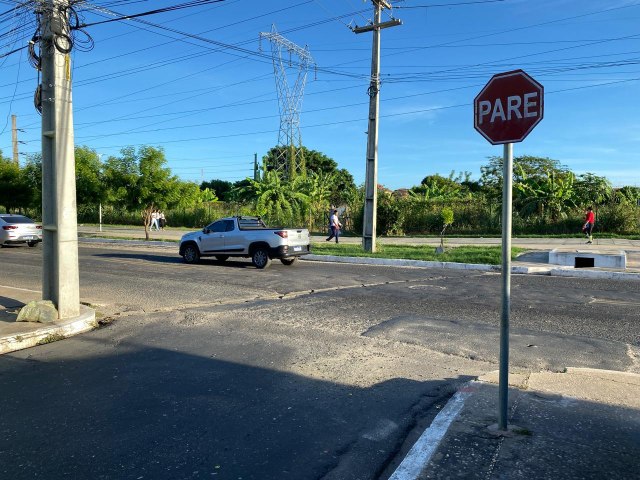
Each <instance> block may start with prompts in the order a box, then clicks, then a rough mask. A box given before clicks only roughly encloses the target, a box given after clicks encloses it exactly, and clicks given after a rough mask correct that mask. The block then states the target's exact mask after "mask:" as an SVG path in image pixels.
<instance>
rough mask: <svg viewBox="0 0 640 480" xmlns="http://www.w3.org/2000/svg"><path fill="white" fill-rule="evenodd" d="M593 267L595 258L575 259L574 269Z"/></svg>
mask: <svg viewBox="0 0 640 480" xmlns="http://www.w3.org/2000/svg"><path fill="white" fill-rule="evenodd" d="M594 266H595V258H588V257H576V263H575V265H574V267H575V268H589V267H594Z"/></svg>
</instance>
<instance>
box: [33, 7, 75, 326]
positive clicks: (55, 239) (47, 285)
mask: <svg viewBox="0 0 640 480" xmlns="http://www.w3.org/2000/svg"><path fill="white" fill-rule="evenodd" d="M68 5H69V1H68V0H46V1H45V2H44V5H43V6H42V13H41V24H42V39H41V41H40V52H41V62H42V63H41V65H42V66H41V68H42V89H41V92H42V93H41V100H42V224H43V227H42V230H43V233H42V237H43V238H42V246H43V252H42V258H43V265H42V297H43V299H44V300H51V301H52V302H53V303H54V304H55V305H56V307H57V309H58V317H59V318H60V319H65V318H71V317H76V316H78V315H79V313H80V283H79V269H78V224H77V209H76V176H75V157H74V146H73V113H72V101H71V56H70V55H69V53H70V51H71V47H72V44H71V40H70V34H69V32H70V29H69V24H68V18H67V17H66V15H64V14H63V13H62V12H64V11H65V8H66V7H68Z"/></svg>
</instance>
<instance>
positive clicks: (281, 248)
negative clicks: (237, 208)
mask: <svg viewBox="0 0 640 480" xmlns="http://www.w3.org/2000/svg"><path fill="white" fill-rule="evenodd" d="M310 243H311V242H310V239H309V230H307V229H306V228H290V229H285V228H269V227H267V226H266V225H265V224H264V222H263V221H262V220H261V219H260V217H244V216H243V217H227V218H221V219H220V220H216V221H215V222H212V223H211V224H209V225H207V226H206V227H204V228H203V229H202V230H200V231H198V232H192V233H187V234H185V235H183V236H182V239H181V240H180V250H179V253H180V255H182V258H184V261H185V262H186V263H197V262H198V261H199V260H200V257H216V258H217V259H218V261H219V262H224V261H226V260H227V258H229V257H249V258H251V261H252V262H253V264H254V265H255V266H256V267H257V268H266V267H268V266H269V264H270V263H271V259H273V258H278V259H280V261H281V262H282V263H283V264H284V265H293V264H294V263H295V261H296V260H297V258H298V257H301V256H302V255H307V254H308V253H310V251H311V245H310Z"/></svg>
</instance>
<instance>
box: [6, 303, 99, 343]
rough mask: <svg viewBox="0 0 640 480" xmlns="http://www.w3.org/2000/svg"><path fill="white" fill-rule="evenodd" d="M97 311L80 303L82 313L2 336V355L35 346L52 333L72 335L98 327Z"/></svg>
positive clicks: (63, 335) (64, 335)
mask: <svg viewBox="0 0 640 480" xmlns="http://www.w3.org/2000/svg"><path fill="white" fill-rule="evenodd" d="M97 326H98V324H97V323H96V312H95V310H93V309H92V308H89V307H86V306H85V305H80V315H78V316H77V317H74V318H70V319H66V320H63V321H60V322H56V323H54V324H50V325H46V326H45V325H43V326H42V328H38V329H37V330H34V331H32V332H29V333H18V334H15V335H9V336H6V337H2V338H0V355H1V354H3V353H9V352H15V351H16V350H22V349H24V348H29V347H35V346H36V345H37V344H38V342H40V341H41V340H44V339H46V338H47V337H48V336H50V335H55V336H62V337H70V336H72V335H77V334H79V333H84V332H88V331H89V330H93V329H94V328H96V327H97Z"/></svg>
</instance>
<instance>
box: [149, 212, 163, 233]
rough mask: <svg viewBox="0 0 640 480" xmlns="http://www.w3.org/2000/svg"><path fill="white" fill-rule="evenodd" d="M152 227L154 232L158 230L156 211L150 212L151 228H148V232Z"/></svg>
mask: <svg viewBox="0 0 640 480" xmlns="http://www.w3.org/2000/svg"><path fill="white" fill-rule="evenodd" d="M153 227H156V230H160V227H159V226H158V210H154V211H153V212H151V226H150V227H149V230H153Z"/></svg>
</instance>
